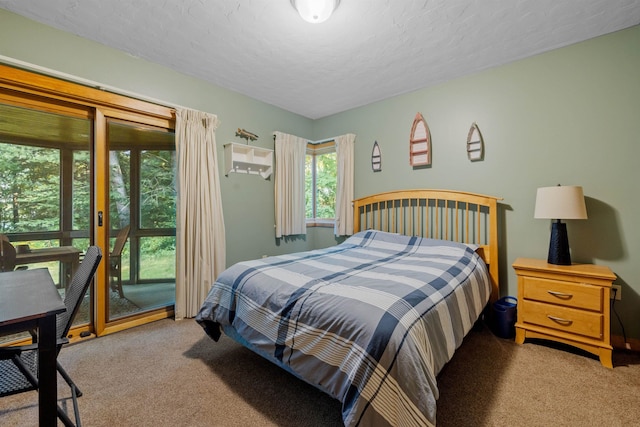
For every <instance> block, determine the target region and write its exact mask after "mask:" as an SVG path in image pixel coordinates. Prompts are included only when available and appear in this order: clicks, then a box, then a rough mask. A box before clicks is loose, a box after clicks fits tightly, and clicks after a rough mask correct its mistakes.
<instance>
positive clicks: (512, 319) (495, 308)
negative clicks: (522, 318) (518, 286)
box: [491, 297, 518, 339]
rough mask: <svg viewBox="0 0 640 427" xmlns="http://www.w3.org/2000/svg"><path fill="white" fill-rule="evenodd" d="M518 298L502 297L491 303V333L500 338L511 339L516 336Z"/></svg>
mask: <svg viewBox="0 0 640 427" xmlns="http://www.w3.org/2000/svg"><path fill="white" fill-rule="evenodd" d="M517 306H518V299H517V298H515V297H503V298H500V299H499V300H498V301H496V302H494V303H493V305H492V310H491V311H492V315H493V333H494V334H495V335H497V336H499V337H500V338H508V339H511V338H513V337H515V336H516V328H515V324H516V319H517V317H518V316H517Z"/></svg>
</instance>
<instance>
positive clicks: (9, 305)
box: [0, 268, 66, 426]
mask: <svg viewBox="0 0 640 427" xmlns="http://www.w3.org/2000/svg"><path fill="white" fill-rule="evenodd" d="M65 311H66V307H65V305H64V303H63V301H62V299H61V298H60V295H59V294H58V291H57V290H56V287H55V285H54V283H53V280H51V275H50V274H49V271H48V270H47V269H45V268H38V269H34V270H20V271H11V272H8V273H0V335H7V334H14V333H17V332H23V331H29V330H31V329H37V330H38V372H39V375H38V385H39V390H38V411H39V420H40V426H56V425H57V412H56V411H57V405H58V378H57V372H56V356H57V352H56V315H57V314H58V313H63V312H65Z"/></svg>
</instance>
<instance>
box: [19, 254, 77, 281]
mask: <svg viewBox="0 0 640 427" xmlns="http://www.w3.org/2000/svg"><path fill="white" fill-rule="evenodd" d="M81 253H82V252H81V251H80V249H78V248H76V247H73V246H60V247H54V248H42V249H31V250H30V251H29V252H21V253H16V265H25V264H35V263H37V262H49V261H60V262H62V263H63V271H62V273H63V274H62V277H63V283H62V285H64V287H65V289H66V288H67V286H68V285H69V283H71V277H73V274H74V273H75V272H76V270H77V269H78V266H79V265H80V254H81ZM69 266H70V267H71V268H70V269H69Z"/></svg>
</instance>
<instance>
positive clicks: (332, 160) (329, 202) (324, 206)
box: [305, 152, 337, 219]
mask: <svg viewBox="0 0 640 427" xmlns="http://www.w3.org/2000/svg"><path fill="white" fill-rule="evenodd" d="M313 178H314V156H313V155H307V157H306V159H305V204H306V205H305V208H306V217H307V218H316V219H333V218H335V216H336V184H337V161H336V153H335V152H332V153H326V154H318V155H316V156H315V178H316V188H315V192H314V188H313ZM314 196H315V197H314ZM314 200H315V215H314V210H313V208H314V205H313V204H314Z"/></svg>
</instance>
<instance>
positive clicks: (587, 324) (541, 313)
mask: <svg viewBox="0 0 640 427" xmlns="http://www.w3.org/2000/svg"><path fill="white" fill-rule="evenodd" d="M518 310H522V318H523V319H524V322H526V323H532V324H536V325H539V326H544V327H547V328H552V329H557V330H561V331H564V332H567V333H571V334H580V335H584V336H588V337H592V338H596V339H601V338H602V333H603V317H604V316H603V315H602V313H593V312H590V311H584V310H576V309H573V308H567V307H559V306H554V305H551V304H544V303H540V302H535V301H527V300H525V301H523V303H522V307H518Z"/></svg>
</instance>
